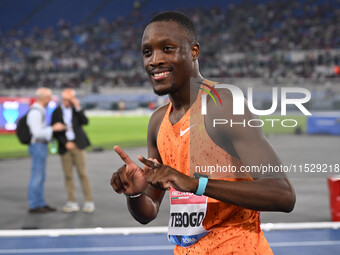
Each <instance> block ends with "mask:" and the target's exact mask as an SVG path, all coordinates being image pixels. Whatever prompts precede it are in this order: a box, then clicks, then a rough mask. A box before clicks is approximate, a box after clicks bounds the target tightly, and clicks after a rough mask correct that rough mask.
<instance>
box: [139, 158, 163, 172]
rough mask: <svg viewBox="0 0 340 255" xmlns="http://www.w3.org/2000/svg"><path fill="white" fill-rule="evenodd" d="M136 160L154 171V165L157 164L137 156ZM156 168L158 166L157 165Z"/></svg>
mask: <svg viewBox="0 0 340 255" xmlns="http://www.w3.org/2000/svg"><path fill="white" fill-rule="evenodd" d="M138 159H139V161H140V162H142V163H143V164H144V165H146V166H148V167H150V168H151V169H154V168H155V164H157V163H156V162H154V161H152V160H148V159H146V158H144V157H143V156H141V155H138ZM157 166H159V164H157Z"/></svg>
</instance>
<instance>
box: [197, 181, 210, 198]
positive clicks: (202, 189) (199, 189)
mask: <svg viewBox="0 0 340 255" xmlns="http://www.w3.org/2000/svg"><path fill="white" fill-rule="evenodd" d="M208 180H209V178H208V177H199V179H198V187H197V190H196V192H195V195H197V196H202V195H203V194H204V193H205V189H206V187H207V185H208Z"/></svg>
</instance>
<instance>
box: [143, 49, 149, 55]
mask: <svg viewBox="0 0 340 255" xmlns="http://www.w3.org/2000/svg"><path fill="white" fill-rule="evenodd" d="M150 53H151V51H150V50H143V55H150Z"/></svg>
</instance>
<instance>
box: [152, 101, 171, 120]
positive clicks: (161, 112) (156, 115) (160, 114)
mask: <svg viewBox="0 0 340 255" xmlns="http://www.w3.org/2000/svg"><path fill="white" fill-rule="evenodd" d="M169 104H170V103H168V104H165V105H162V106H160V107H158V108H157V109H156V110H155V111H154V112H153V114H152V115H151V118H150V122H151V121H152V122H160V121H162V120H163V118H164V116H165V114H166V111H167V110H168V107H169Z"/></svg>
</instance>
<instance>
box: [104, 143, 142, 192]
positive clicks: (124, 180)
mask: <svg viewBox="0 0 340 255" xmlns="http://www.w3.org/2000/svg"><path fill="white" fill-rule="evenodd" d="M113 149H114V150H115V152H116V153H117V154H118V155H119V156H120V158H121V159H122V160H123V161H124V163H125V165H123V166H122V167H121V168H119V169H118V170H117V171H116V172H114V173H113V175H112V178H111V182H110V183H111V186H112V188H113V189H114V190H115V191H116V192H117V193H119V194H121V193H124V194H125V195H135V194H139V193H141V192H143V191H144V190H145V189H146V187H147V186H148V182H147V181H146V177H145V174H146V173H147V172H148V171H149V169H145V172H144V171H143V169H141V168H140V167H139V166H138V165H137V164H136V163H135V162H133V161H132V160H131V159H130V157H129V156H128V155H127V154H126V153H125V152H124V151H123V150H122V149H121V148H120V147H119V146H117V145H116V146H114V147H113Z"/></svg>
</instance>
